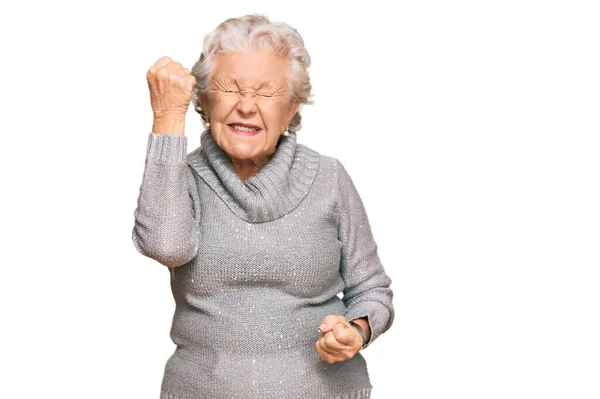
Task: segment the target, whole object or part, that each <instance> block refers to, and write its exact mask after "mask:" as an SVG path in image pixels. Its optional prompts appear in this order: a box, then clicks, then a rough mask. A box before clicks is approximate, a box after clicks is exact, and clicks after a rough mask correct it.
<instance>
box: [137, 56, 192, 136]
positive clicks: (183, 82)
mask: <svg viewBox="0 0 600 399" xmlns="http://www.w3.org/2000/svg"><path fill="white" fill-rule="evenodd" d="M146 79H147V80H148V87H149V89H150V103H151V105H152V112H153V113H154V126H153V129H152V131H153V132H154V133H179V134H183V122H184V121H185V114H186V113H187V110H188V108H189V105H190V101H191V99H192V90H193V89H194V86H195V85H196V78H195V77H194V76H193V75H192V74H191V72H190V70H189V69H187V68H184V67H183V65H181V63H180V62H175V61H173V60H172V59H171V57H169V56H164V57H161V58H160V59H158V61H156V62H155V63H154V65H152V66H151V67H150V69H149V70H148V72H147V73H146ZM157 130H168V131H157ZM174 130H177V131H174Z"/></svg>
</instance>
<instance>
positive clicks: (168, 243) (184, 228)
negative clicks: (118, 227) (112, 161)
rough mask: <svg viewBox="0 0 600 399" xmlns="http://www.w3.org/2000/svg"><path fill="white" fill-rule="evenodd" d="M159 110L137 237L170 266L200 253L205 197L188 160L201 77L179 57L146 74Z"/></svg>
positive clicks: (152, 254) (144, 247) (138, 244)
mask: <svg viewBox="0 0 600 399" xmlns="http://www.w3.org/2000/svg"><path fill="white" fill-rule="evenodd" d="M146 78H147V80H148V87H149V89H150V102H151V104H152V111H153V113H154V123H153V125H152V132H150V134H149V135H148V147H147V150H146V164H145V168H144V176H143V179H142V185H141V186H140V193H139V197H138V206H137V208H136V209H135V211H134V218H135V224H134V227H133V233H132V239H133V244H134V246H135V248H136V249H137V250H138V251H139V252H140V253H142V254H143V255H146V256H148V257H150V258H152V259H155V260H157V261H158V262H160V263H162V264H163V265H165V266H169V267H175V266H181V265H183V264H185V263H187V262H189V261H190V260H191V259H192V258H193V257H194V256H196V253H197V252H198V240H199V237H198V234H199V225H198V224H199V220H200V200H199V195H198V187H197V185H196V180H195V177H194V175H193V173H192V170H191V168H189V167H188V165H187V137H186V136H185V135H184V128H185V126H184V125H185V114H186V112H187V109H188V107H189V103H190V100H191V98H192V89H193V87H194V85H195V84H196V79H195V78H194V77H193V76H192V75H190V71H189V70H188V69H186V68H183V66H182V65H181V64H180V63H179V62H173V60H172V59H171V58H170V57H168V56H165V57H161V58H160V59H159V60H158V61H156V62H155V63H154V65H152V67H150V69H149V70H148V72H147V74H146Z"/></svg>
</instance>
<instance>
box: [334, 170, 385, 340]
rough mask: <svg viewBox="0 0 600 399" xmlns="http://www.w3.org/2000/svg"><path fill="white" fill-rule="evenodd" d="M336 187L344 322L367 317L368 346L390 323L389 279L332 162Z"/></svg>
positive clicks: (345, 180)
mask: <svg viewBox="0 0 600 399" xmlns="http://www.w3.org/2000/svg"><path fill="white" fill-rule="evenodd" d="M336 166H337V181H338V188H339V212H340V223H339V239H340V241H341V242H342V243H343V247H342V252H341V262H340V263H341V264H340V273H341V275H342V278H343V280H344V283H345V288H344V292H343V294H344V296H343V298H342V300H343V302H344V305H345V306H346V310H347V313H346V315H345V317H346V319H347V320H348V321H350V320H354V319H357V318H359V317H364V316H367V320H368V323H369V327H370V329H371V337H370V339H369V341H368V343H367V345H366V346H365V348H366V347H367V346H369V345H370V344H371V343H373V341H375V340H376V339H377V337H379V336H380V335H381V334H383V333H384V332H386V331H387V330H388V329H389V328H390V327H391V325H392V323H393V320H394V307H393V304H392V298H393V292H392V290H391V288H390V285H391V283H392V280H391V278H390V277H389V276H388V275H387V274H386V273H385V270H384V268H383V266H382V264H381V262H380V260H379V255H378V254H377V244H376V243H375V240H374V239H373V234H372V232H371V227H370V224H369V220H368V217H367V213H366V211H365V207H364V205H363V202H362V200H361V198H360V196H359V194H358V191H357V190H356V187H355V185H354V183H353V182H352V179H351V178H350V176H349V175H348V172H347V171H346V169H345V168H344V166H343V165H342V163H341V162H340V161H338V160H336Z"/></svg>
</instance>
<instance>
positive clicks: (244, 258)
mask: <svg viewBox="0 0 600 399" xmlns="http://www.w3.org/2000/svg"><path fill="white" fill-rule="evenodd" d="M132 240H133V244H134V246H135V248H136V249H137V251H139V252H140V253H141V254H143V255H145V256H147V257H149V258H152V259H154V260H156V261H157V262H159V263H160V264H162V265H165V266H167V267H168V270H169V272H170V285H171V291H172V294H173V297H174V300H175V313H174V316H173V320H172V327H171V334H170V335H171V339H172V341H173V343H174V344H175V345H176V348H175V351H174V353H173V354H172V355H171V356H170V357H169V359H168V360H167V362H166V366H165V369H164V377H163V381H162V386H161V396H160V397H161V399H191V398H194V399H200V398H210V399H225V398H227V399H232V398H239V399H242V398H243V399H249V398H250V399H255V398H256V399H258V398H265V399H270V398H276V399H288V398H290V399H291V398H294V399H296V398H303V399H314V398H325V399H330V398H336V399H355V398H368V397H370V395H371V390H372V388H373V387H372V384H371V382H370V379H369V374H368V370H367V365H366V362H365V358H364V357H363V356H362V355H361V352H358V353H356V355H355V356H354V357H353V358H351V359H349V360H346V361H343V362H337V363H334V364H329V363H327V362H325V361H323V360H322V359H321V358H320V357H319V355H318V353H317V350H316V347H315V343H316V341H317V340H318V339H319V337H320V336H321V334H320V332H319V331H318V330H317V326H318V325H319V324H320V323H321V322H322V320H323V319H324V318H325V316H327V315H330V314H338V315H343V316H344V317H345V318H346V319H347V320H348V321H350V320H353V319H356V318H359V317H364V316H366V317H367V321H368V323H369V327H370V329H371V337H370V340H369V341H368V343H367V345H366V346H365V347H364V348H363V349H362V350H365V349H366V348H368V346H370V345H371V344H372V343H373V342H374V341H375V340H376V339H377V338H378V337H379V336H380V335H381V334H382V333H384V332H385V331H387V330H388V329H389V328H390V327H391V325H392V322H393V319H394V308H393V305H392V297H393V293H392V290H391V288H390V284H391V279H390V277H389V276H388V275H387V274H386V273H385V270H384V268H383V266H382V264H381V262H380V259H379V256H378V253H377V244H376V243H375V241H374V239H373V235H372V232H371V228H370V225H369V221H368V218H367V214H366V212H365V208H364V205H363V203H362V201H361V198H360V196H359V194H358V192H357V190H356V187H355V185H354V184H353V182H352V180H351V178H350V176H349V175H348V173H347V171H346V169H345V168H344V166H343V165H342V164H341V162H340V161H339V160H337V159H336V158H333V157H329V156H325V155H321V154H319V153H318V152H316V151H315V150H312V149H310V148H309V147H307V146H305V145H303V144H300V143H297V140H296V133H290V134H289V135H288V136H282V137H281V139H280V141H279V143H278V145H277V149H276V151H275V153H274V154H273V156H272V157H271V159H270V160H269V161H268V162H267V163H266V164H265V165H264V166H263V167H262V168H261V169H259V170H258V172H257V173H256V174H255V175H254V176H252V177H250V178H249V179H248V180H247V181H246V182H243V181H242V180H241V179H240V178H239V176H238V175H237V173H236V171H235V169H234V167H233V164H232V162H231V160H230V158H229V157H228V155H227V154H226V153H225V152H224V150H223V149H222V148H221V147H219V145H218V144H217V143H216V142H215V141H214V139H213V137H212V136H211V134H210V131H209V130H206V131H204V132H203V133H202V135H201V140H200V146H199V147H198V148H197V149H196V150H194V151H192V152H191V153H190V154H187V137H186V136H183V135H178V134H154V133H152V132H150V134H149V136H148V146H147V153H146V160H145V169H144V173H143V179H142V183H141V186H140V189H139V197H138V201H137V208H136V209H135V211H134V227H133V233H132ZM339 293H343V297H342V298H340V296H338V294H339Z"/></svg>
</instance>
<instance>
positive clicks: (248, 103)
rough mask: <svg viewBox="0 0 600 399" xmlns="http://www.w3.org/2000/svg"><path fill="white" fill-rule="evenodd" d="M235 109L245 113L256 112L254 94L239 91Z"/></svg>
mask: <svg viewBox="0 0 600 399" xmlns="http://www.w3.org/2000/svg"><path fill="white" fill-rule="evenodd" d="M237 109H238V111H239V112H240V113H242V114H245V115H247V114H253V113H254V112H256V94H254V93H250V92H245V93H240V95H239V102H238V105H237Z"/></svg>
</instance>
